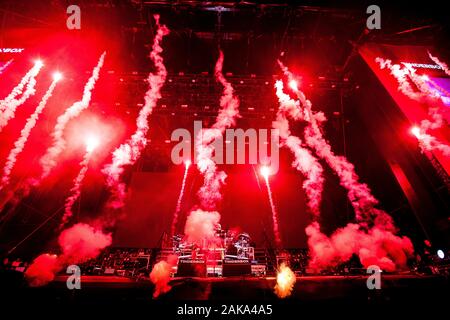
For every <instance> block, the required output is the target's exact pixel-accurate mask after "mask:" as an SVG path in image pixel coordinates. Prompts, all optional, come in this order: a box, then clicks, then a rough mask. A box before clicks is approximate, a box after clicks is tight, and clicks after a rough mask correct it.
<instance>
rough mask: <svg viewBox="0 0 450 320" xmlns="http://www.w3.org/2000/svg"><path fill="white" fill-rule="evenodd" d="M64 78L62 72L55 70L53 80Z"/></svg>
mask: <svg viewBox="0 0 450 320" xmlns="http://www.w3.org/2000/svg"><path fill="white" fill-rule="evenodd" d="M61 79H62V73H61V72H55V73H53V80H55V81H59V80H61Z"/></svg>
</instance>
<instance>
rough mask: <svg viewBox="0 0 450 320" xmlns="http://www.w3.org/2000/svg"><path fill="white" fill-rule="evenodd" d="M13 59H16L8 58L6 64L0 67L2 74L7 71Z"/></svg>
mask: <svg viewBox="0 0 450 320" xmlns="http://www.w3.org/2000/svg"><path fill="white" fill-rule="evenodd" d="M13 61H14V60H13V59H11V60H8V61H6V63H5V64H4V65H2V66H1V67H0V74H2V73H3V71H5V70H6V69H7V68H8V67H9V65H10V64H11V63H12V62H13Z"/></svg>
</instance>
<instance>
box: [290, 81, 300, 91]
mask: <svg viewBox="0 0 450 320" xmlns="http://www.w3.org/2000/svg"><path fill="white" fill-rule="evenodd" d="M289 87H291V89H292V90H294V91H297V90H298V83H297V80H294V79H292V80H291V81H289Z"/></svg>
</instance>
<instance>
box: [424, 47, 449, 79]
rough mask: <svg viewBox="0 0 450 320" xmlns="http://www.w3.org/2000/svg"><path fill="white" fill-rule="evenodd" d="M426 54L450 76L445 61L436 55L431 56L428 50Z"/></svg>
mask: <svg viewBox="0 0 450 320" xmlns="http://www.w3.org/2000/svg"><path fill="white" fill-rule="evenodd" d="M428 56H429V57H430V59H431V60H433V61H434V63H436V64H437V65H438V66H440V67H441V68H442V70H444V72H445V74H447V75H448V76H450V70H449V68H448V66H447V64H446V63H445V62H442V61H440V60H439V58H438V57H435V56H433V55H432V54H431V53H430V52H428Z"/></svg>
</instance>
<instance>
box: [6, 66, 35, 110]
mask: <svg viewBox="0 0 450 320" xmlns="http://www.w3.org/2000/svg"><path fill="white" fill-rule="evenodd" d="M42 67H43V64H42V62H40V61H38V62H36V63H35V64H34V65H33V67H32V68H31V69H30V70H29V71H28V72H27V73H26V74H25V76H24V77H23V78H22V79H21V80H20V82H19V84H18V85H17V86H15V87H14V88H13V89H12V91H11V92H10V93H9V95H8V96H7V97H6V98H4V99H3V100H0V111H4V110H5V106H6V104H8V103H9V102H10V101H11V100H14V99H15V98H16V97H17V96H18V95H20V94H22V92H23V88H25V86H26V85H27V83H28V81H29V80H30V78H31V77H33V76H34V77H35V76H37V74H38V73H39V71H40V69H41V68H42Z"/></svg>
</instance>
